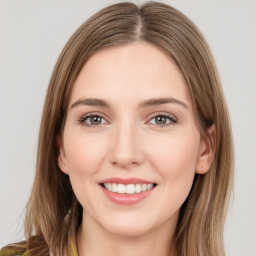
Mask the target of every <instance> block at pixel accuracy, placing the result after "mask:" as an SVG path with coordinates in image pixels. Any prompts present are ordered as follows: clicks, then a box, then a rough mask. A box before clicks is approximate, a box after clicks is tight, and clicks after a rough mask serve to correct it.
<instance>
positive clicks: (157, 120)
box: [149, 114, 177, 126]
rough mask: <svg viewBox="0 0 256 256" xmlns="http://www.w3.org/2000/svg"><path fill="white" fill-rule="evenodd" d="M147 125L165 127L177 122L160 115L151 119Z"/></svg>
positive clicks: (173, 118)
mask: <svg viewBox="0 0 256 256" xmlns="http://www.w3.org/2000/svg"><path fill="white" fill-rule="evenodd" d="M149 123H150V124H154V125H157V126H166V125H171V124H174V123H177V120H176V118H175V117H174V116H172V115H167V114H161V115H156V116H154V117H153V118H151V119H150V121H149Z"/></svg>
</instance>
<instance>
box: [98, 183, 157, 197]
mask: <svg viewBox="0 0 256 256" xmlns="http://www.w3.org/2000/svg"><path fill="white" fill-rule="evenodd" d="M100 185H101V186H102V187H103V188H105V189H106V190H108V191H110V192H113V193H117V194H128V195H132V194H138V193H141V192H145V191H148V190H151V189H152V188H154V187H156V185H157V184H155V183H150V184H141V183H137V184H121V183H120V184H117V183H100Z"/></svg>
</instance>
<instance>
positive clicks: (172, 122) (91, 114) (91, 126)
mask: <svg viewBox="0 0 256 256" xmlns="http://www.w3.org/2000/svg"><path fill="white" fill-rule="evenodd" d="M91 117H100V118H102V119H104V120H105V121H106V119H107V118H106V117H105V116H104V115H103V114H101V113H98V112H97V113H93V112H91V113H87V114H85V115H83V116H82V117H81V118H79V120H78V123H79V124H81V125H84V126H87V127H90V128H97V127H99V126H100V125H102V124H98V125H93V124H87V123H86V122H85V120H86V119H87V118H91ZM156 117H164V118H168V119H169V121H170V122H169V123H167V124H162V125H157V124H153V125H154V126H157V127H163V128H164V127H167V126H170V125H174V124H176V123H178V119H177V118H176V117H175V116H173V115H171V114H169V113H164V112H160V113H154V114H152V115H150V117H149V118H150V119H149V121H147V123H149V122H150V121H151V120H152V119H154V118H156ZM106 122H108V121H106Z"/></svg>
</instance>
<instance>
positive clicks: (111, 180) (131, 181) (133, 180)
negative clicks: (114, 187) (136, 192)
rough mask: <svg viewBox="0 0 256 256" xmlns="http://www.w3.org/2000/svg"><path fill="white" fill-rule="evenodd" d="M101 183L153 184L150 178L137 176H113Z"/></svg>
mask: <svg viewBox="0 0 256 256" xmlns="http://www.w3.org/2000/svg"><path fill="white" fill-rule="evenodd" d="M100 183H117V184H124V185H128V184H138V183H140V184H152V183H153V182H152V181H148V180H142V179H137V178H128V179H123V178H117V177H113V178H109V179H105V180H102V181H101V182H100Z"/></svg>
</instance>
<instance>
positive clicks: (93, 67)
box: [70, 42, 191, 105]
mask: <svg viewBox="0 0 256 256" xmlns="http://www.w3.org/2000/svg"><path fill="white" fill-rule="evenodd" d="M81 97H87V98H90V97H91V98H108V100H110V101H111V100H113V101H117V100H120V101H123V102H126V101H128V102H133V101H136V100H144V99H147V98H152V97H156V98H157V97H175V98H178V99H180V100H183V101H186V103H187V104H188V105H190V104H191V99H190V94H189V91H188V88H187V85H186V82H185V80H184V77H183V75H182V73H181V72H180V70H179V68H178V67H177V65H176V63H175V62H174V60H173V59H172V58H170V57H169V56H168V55H167V54H165V53H164V52H163V51H162V50H161V49H159V48H158V47H156V46H153V45H151V44H148V43H144V42H137V43H133V44H129V45H124V46H118V47H111V48H107V49H104V50H102V51H100V52H98V53H96V54H94V55H93V56H92V57H91V58H90V59H89V60H88V61H87V62H86V64H85V65H84V67H83V68H82V70H81V72H80V73H79V75H78V77H77V79H76V81H75V84H74V87H73V91H72V94H71V101H70V104H72V102H73V101H74V100H77V99H79V98H81Z"/></svg>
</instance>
